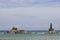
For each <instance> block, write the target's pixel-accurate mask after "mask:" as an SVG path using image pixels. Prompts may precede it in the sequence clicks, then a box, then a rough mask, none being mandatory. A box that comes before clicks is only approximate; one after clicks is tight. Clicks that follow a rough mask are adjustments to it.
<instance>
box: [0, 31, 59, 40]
mask: <svg viewBox="0 0 60 40" xmlns="http://www.w3.org/2000/svg"><path fill="white" fill-rule="evenodd" d="M0 38H3V39H4V38H10V39H11V40H12V39H14V40H15V39H16V40H18V39H19V40H60V34H44V33H42V32H38V33H37V34H0Z"/></svg>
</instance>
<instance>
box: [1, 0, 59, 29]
mask: <svg viewBox="0 0 60 40" xmlns="http://www.w3.org/2000/svg"><path fill="white" fill-rule="evenodd" d="M51 22H52V24H53V28H54V29H55V30H60V0H0V30H10V29H11V28H12V27H13V26H15V27H17V28H18V29H24V30H48V29H49V27H50V23H51Z"/></svg>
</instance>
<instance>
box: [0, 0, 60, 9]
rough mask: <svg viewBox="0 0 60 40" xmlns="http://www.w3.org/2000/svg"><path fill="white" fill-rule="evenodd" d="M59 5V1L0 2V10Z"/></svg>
mask: <svg viewBox="0 0 60 40" xmlns="http://www.w3.org/2000/svg"><path fill="white" fill-rule="evenodd" d="M57 5H60V1H59V0H0V8H11V7H13V8H14V7H40V6H53V7H57Z"/></svg>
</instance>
